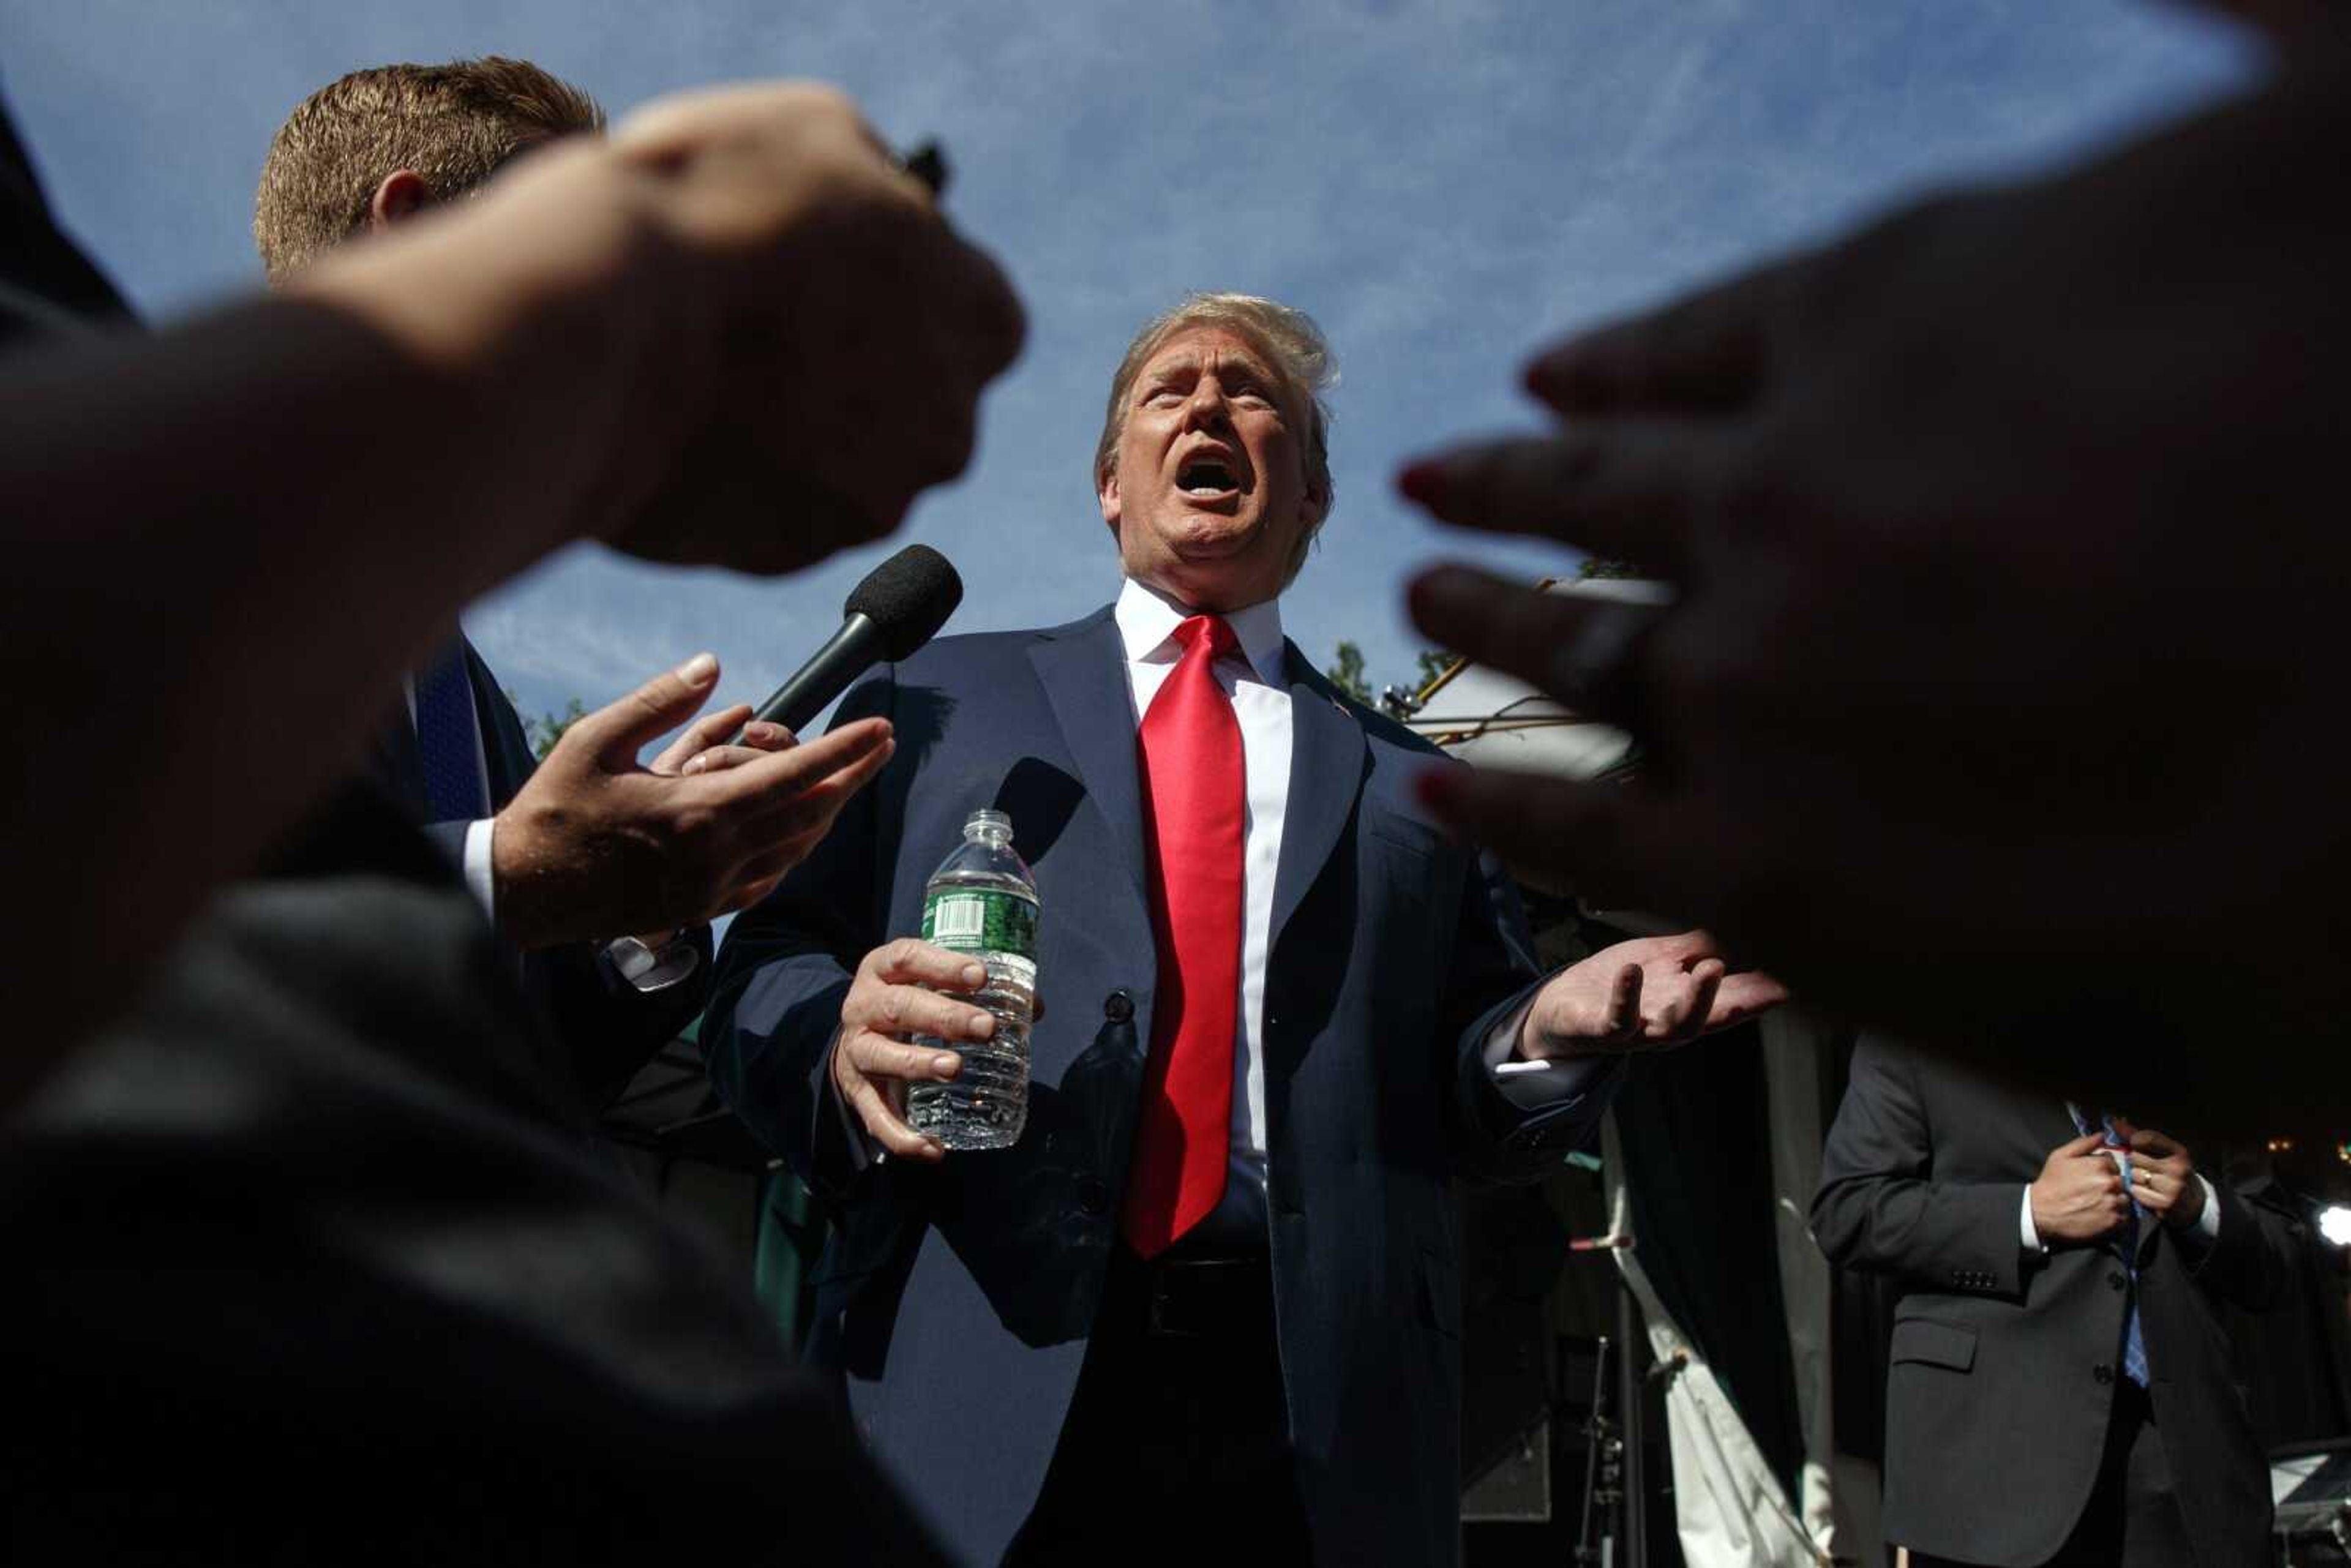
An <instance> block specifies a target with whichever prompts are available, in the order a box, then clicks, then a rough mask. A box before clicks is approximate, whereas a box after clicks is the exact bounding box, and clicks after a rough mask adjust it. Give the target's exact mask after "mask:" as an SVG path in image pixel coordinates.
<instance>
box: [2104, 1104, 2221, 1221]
mask: <svg viewBox="0 0 2351 1568" xmlns="http://www.w3.org/2000/svg"><path fill="white" fill-rule="evenodd" d="M2115 1131H2116V1132H2117V1133H2119V1134H2122V1135H2123V1137H2124V1138H2125V1139H2126V1140H2127V1141H2128V1142H2129V1144H2130V1167H2131V1197H2134V1198H2137V1200H2138V1206H2139V1207H2141V1208H2143V1209H2145V1210H2147V1212H2148V1213H2149V1214H2152V1215H2154V1216H2155V1217H2156V1218H2158V1219H2160V1220H2162V1221H2163V1223H2165V1224H2166V1225H2178V1226H2189V1225H2193V1224H2195V1223H2196V1222H2197V1220H2199V1219H2200V1218H2203V1214H2204V1183H2203V1182H2202V1181H2201V1180H2200V1179H2199V1178H2198V1176H2197V1175H2196V1162H2195V1161H2194V1160H2193V1159H2192V1158H2190V1157H2189V1153H2188V1150H2187V1149H2186V1147H2185V1146H2183V1145H2181V1144H2180V1143H2179V1140H2178V1139H2176V1138H2171V1137H2167V1136H2165V1135H2164V1134H2161V1133H2158V1132H2156V1131H2155V1130H2154V1129H2152V1128H2148V1127H2133V1126H2132V1125H2131V1124H2129V1123H2128V1122H2125V1121H2121V1120H2119V1119H2117V1120H2116V1123H2115Z"/></svg>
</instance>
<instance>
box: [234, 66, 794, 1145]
mask: <svg viewBox="0 0 2351 1568" xmlns="http://www.w3.org/2000/svg"><path fill="white" fill-rule="evenodd" d="M603 127H604V114H603V110H601V108H599V107H598V106H597V104H596V102H595V100H594V99H591V98H590V97H589V96H588V95H587V94H586V93H584V92H582V91H580V89H578V88H575V87H573V86H572V85H571V84H570V83H569V82H566V81H564V80H562V79H560V78H557V77H555V76H552V75H550V74H549V73H548V72H546V71H544V70H541V69H540V68H538V67H537V66H535V65H532V64H531V63H530V62H529V61H528V60H517V59H506V58H501V57H495V56H493V57H488V58H485V59H477V60H455V61H452V62H450V63H448V64H446V65H436V66H420V65H391V66H377V67H371V68H366V69H363V70H356V71H351V72H349V73H347V74H345V75H344V76H341V77H340V78H336V79H335V80H334V81H332V82H329V83H328V84H327V85H326V86H325V87H322V88H320V89H319V90H318V91H316V92H314V93H312V94H310V95H309V96H308V98H306V99H303V100H302V102H301V103H299V104H298V105H297V106H296V107H295V109H294V110H293V112H292V113H291V114H289V115H288V116H287V119H286V121H285V123H284V124H283V125H282V126H280V127H279V129H278V131H277V135H276V136H275V137H273V138H272V139H271V141H270V146H269V153H268V157H267V158H266V161H265V162H264V163H263V167H262V174H261V182H260V188H259V190H258V192H257V193H256V197H255V202H254V222H253V233H254V241H255V244H256V246H257V247H258V248H259V250H260V253H261V259H262V265H263V266H264V267H265V268H266V270H267V272H268V275H269V277H270V280H271V282H272V283H273V284H277V285H284V284H286V283H287V282H289V281H290V280H292V279H294V278H296V277H298V276H299V275H300V274H301V273H302V271H303V270H304V269H305V268H307V267H309V266H310V265H311V264H312V263H314V262H315V261H317V260H318V259H319V257H320V256H324V255H326V254H328V253H329V252H330V251H333V250H335V249H337V248H338V247H340V246H343V245H345V244H347V243H349V242H350V241H352V240H356V239H364V238H366V237H368V236H370V235H376V234H380V233H381V232H383V231H385V230H388V229H391V228H393V227H395V226H398V225H402V224H404V223H406V222H408V221H409V220H411V219H413V218H414V217H416V216H418V215H419V214H424V213H427V212H430V211H432V210H433V209H434V207H436V206H438V205H440V204H443V203H445V202H448V201H452V200H455V199H456V198H458V197H461V196H463V195H465V194H466V193H470V192H473V191H475V190H478V189H479V188H480V187H481V186H483V185H485V184H486V183H488V182H489V181H490V180H491V179H492V178H494V177H495V176H496V175H497V174H498V173H499V172H501V171H502V170H503V169H505V168H506V167H507V165H509V164H511V163H512V162H514V161H515V160H516V159H517V158H520V157H522V156H524V155H525V154H527V153H528V152H532V151H533V150H535V149H538V148H539V147H542V146H544V145H546V144H547V143H549V142H550V141H555V140H558V139H559V138H562V137H567V136H574V135H592V134H598V133H601V131H602V130H603ZM688 667H689V668H692V669H695V670H697V671H698V672H699V673H698V674H696V675H695V676H694V677H692V678H690V679H689V680H688V681H687V682H686V686H687V687H691V690H687V689H686V687H681V686H679V685H676V684H674V683H673V682H671V681H669V680H668V679H666V678H665V677H659V676H657V677H655V678H654V680H653V683H651V684H650V685H647V686H646V687H645V688H643V690H642V691H639V692H636V693H632V694H631V695H629V696H626V697H623V698H622V699H621V701H620V702H618V703H616V704H614V705H612V706H611V707H608V708H606V709H604V710H603V711H602V712H601V713H599V714H596V715H594V716H592V717H591V719H590V720H589V721H587V722H586V724H585V726H584V727H582V728H581V729H580V731H579V733H578V734H576V735H574V736H572V737H569V739H568V740H567V741H564V742H559V752H558V754H557V755H555V756H552V757H550V758H549V759H548V765H547V767H546V768H545V769H544V770H543V771H542V770H541V769H540V767H539V763H538V758H536V757H535V756H534V755H533V752H532V749H531V746H530V742H529V740H528V737H527V736H526V735H525V734H524V731H523V725H522V720H521V718H520V717H519V716H517V714H516V712H515V709H514V704H513V703H512V702H511V701H509V700H508V699H507V695H506V694H505V692H504V691H503V690H501V689H500V687H499V685H498V682H497V678H496V676H495V675H494V674H491V672H490V668H489V666H488V665H487V664H485V663H483V661H482V657H481V655H480V654H479V653H477V652H475V649H474V646H473V644H472V643H470V642H468V641H467V640H466V639H465V636H464V634H463V633H462V632H455V631H454V630H453V631H452V632H451V633H450V635H449V637H448V638H447V640H446V641H445V642H444V644H443V646H442V648H441V650H440V652H439V653H438V655H437V656H436V657H435V658H434V660H433V661H432V662H431V663H429V664H426V665H425V666H424V667H423V668H422V669H419V670H417V671H415V672H413V674H411V675H410V677H409V679H408V681H407V684H406V685H407V689H406V703H405V713H404V715H402V716H394V717H392V718H391V719H389V720H388V722H387V723H386V724H385V725H384V727H383V728H382V730H381V732H380V733H379V735H378V737H377V741H376V747H375V755H374V758H373V772H374V774H375V777H376V779H377V780H378V782H380V783H381V784H382V785H383V786H384V787H385V788H386V789H388V790H389V791H390V792H391V793H392V795H393V797H394V798H395V799H397V800H399V801H401V802H402V804H403V805H405V806H406V807H407V808H408V810H410V811H411V813H412V814H413V816H414V817H415V819H416V820H417V821H419V822H422V823H424V824H426V825H427V828H428V831H429V832H430V833H431V835H432V837H433V838H434V840H435V841H438V842H439V843H440V844H441V845H442V847H443V848H444V850H445V851H446V852H448V854H449V856H450V858H451V859H452V860H454V861H455V862H457V863H458V864H459V865H460V866H461V867H462V868H463V870H464V873H465V882H466V884H467V885H468V886H469V887H470V888H472V890H473V893H474V896H475V900H476V901H477V902H478V903H479V904H481V905H482V908H483V911H484V913H485V914H486V915H488V916H489V918H490V920H491V923H492V924H493V925H496V927H497V929H498V932H499V935H500V936H503V937H505V938H506V939H507V942H508V943H509V944H510V945H511V946H515V947H517V948H518V949H520V950H521V955H522V956H521V964H520V968H521V977H522V980H523V985H524V989H525V991H526V992H527V993H528V995H529V997H530V998H531V1001H532V1003H533V1005H534V1007H535V1008H536V1009H537V1010H538V1013H539V1014H540V1016H541V1017H542V1018H544V1019H546V1020H547V1021H548V1022H549V1025H550V1026H551V1028H552V1030H553V1032H554V1035H555V1037H556V1038H557V1039H558V1040H559V1041H560V1042H561V1044H562V1047H563V1051H564V1054H565V1057H566V1059H567V1061H568V1067H567V1076H569V1078H570V1079H571V1080H572V1081H573V1082H574V1084H575V1086H576V1088H577V1090H578V1092H579V1104H578V1105H577V1107H576V1109H577V1111H578V1112H579V1113H580V1114H581V1115H582V1116H585V1115H588V1114H592V1113H594V1112H595V1111H596V1110H598V1109H600V1108H601V1106H602V1105H603V1104H605V1103H607V1102H609V1101H610V1100H611V1098H612V1097H613V1096H614V1095H615V1094H617V1093H618V1092H620V1091H621V1090H622V1088H623V1087H625V1086H626V1085H627V1083H628V1082H629V1080H630V1079H631V1078H632V1076H634V1075H635V1073H636V1071H637V1070H638V1069H639V1068H641V1067H642V1066H643V1065H644V1062H645V1060H646V1059H647V1058H648V1057H649V1056H651V1055H652V1054H653V1052H654V1051H657V1050H659V1049H660V1048H661V1047H662V1046H663V1045H664V1044H665V1043H667V1042H668V1041H669V1040H672V1039H674V1037H675V1036H676V1034H677V1032H678V1031H679V1030H681V1029H683V1028H684V1027H685V1026H686V1024H687V1023H688V1022H689V1021H691V1020H692V1019H693V1018H694V1016H695V1014H696V1013H698V1012H700V1011H701V1010H702V1005H703V1002H704V1000H705V998H706V997H707V994H708V984H709V977H710V967H709V957H710V948H711V943H710V927H709V925H708V923H707V917H708V916H709V915H714V914H717V913H720V912H722V911H725V910H729V909H734V908H737V907H739V906H740V905H742V904H747V903H748V902H750V901H752V900H753V899H755V898H757V897H758V896H759V895H760V894H764V893H765V892H766V891H767V889H768V886H769V885H771V883H772V881H773V878H774V876H775V874H776V873H778V872H780V871H781V869H782V867H783V865H784V864H785V863H788V862H789V860H790V859H792V858H796V856H795V855H794V854H793V852H794V851H795V850H804V849H805V847H806V845H807V844H808V843H809V842H810V841H813V839H814V837H815V836H816V834H817V833H819V832H821V831H822V827H823V819H822V817H821V814H820V813H816V812H810V813H806V814H803V816H802V817H801V818H799V820H797V821H794V820H791V819H788V818H784V817H778V815H776V813H775V808H776V807H777V805H778V803H779V801H780V800H781V799H782V797H780V796H778V797H773V798H770V797H766V796H760V797H749V798H746V799H745V800H743V801H741V802H740V803H739V804H738V805H737V807H736V808H734V809H733V811H732V817H733V819H734V820H736V821H741V822H745V823H747V822H749V821H752V820H754V819H764V822H765V828H764V830H763V831H758V832H742V833H728V834H722V835H719V836H720V837H721V838H722V839H724V840H725V842H724V843H723V844H720V845H718V846H716V852H712V846H711V845H710V844H709V843H707V842H703V843H696V842H694V841H689V840H688V839H687V838H686V837H685V836H684V835H682V834H680V833H679V832H677V831H676V825H675V823H674V821H672V820H671V818H672V816H673V811H672V803H671V801H670V800H668V799H667V798H666V797H665V796H664V792H663V791H662V790H661V789H659V788H658V786H657V785H656V784H655V782H654V781H655V780H657V779H664V778H675V777H677V776H678V775H679V773H680V771H681V769H683V768H684V767H685V766H686V764H687V763H688V762H689V760H691V759H692V758H695V756H697V755H698V754H700V753H703V752H705V751H712V754H711V755H710V756H708V757H706V758H704V759H703V761H702V762H700V763H698V764H696V767H697V768H708V767H712V766H724V765H725V764H726V762H727V761H728V760H730V759H739V758H741V757H743V756H745V755H747V754H749V752H751V751H757V750H775V749H778V748H780V747H782V746H784V745H786V744H788V743H789V736H787V735H786V734H785V732H784V731H783V730H782V729H781V728H780V727H778V726H775V725H770V724H758V725H753V726H751V727H750V728H749V730H748V731H747V733H746V736H745V739H746V741H747V743H748V744H747V747H742V748H737V749H725V748H721V749H717V750H715V751H713V750H712V748H714V747H717V745H718V742H719V739H720V737H724V736H726V735H729V734H731V733H732V732H733V731H735V730H736V729H737V728H740V727H743V725H744V722H745V721H746V720H747V719H748V718H749V716H750V710H749V709H748V708H747V707H744V706H734V707H729V708H726V709H724V710H721V711H718V712H716V713H712V714H709V715H707V716H704V717H703V718H702V719H700V720H699V721H697V722H696V723H695V724H694V725H692V726H690V727H688V728H687V729H686V730H685V731H684V734H683V735H682V736H681V737H680V738H679V740H678V741H677V743H676V744H674V745H673V746H671V747H669V748H668V749H666V750H665V751H664V752H663V753H662V755H661V756H660V757H659V758H656V759H655V760H654V762H653V764H652V766H651V768H647V769H640V768H637V767H636V765H635V762H636V751H637V747H638V746H639V745H642V744H643V742H645V741H648V740H650V739H651V738H653V736H655V735H658V734H660V733H661V732H662V731H664V730H666V729H669V728H671V727H674V726H675V725H676V724H678V723H680V722H682V721H683V720H684V719H685V718H686V717H688V716H690V715H691V714H692V713H693V712H694V709H695V706H698V704H699V702H700V701H701V700H702V699H703V698H704V697H705V696H706V695H707V694H708V692H709V691H710V690H712V689H714V688H715V685H716V667H715V665H714V666H712V667H711V668H709V669H708V670H701V669H700V666H699V665H689V666H688ZM681 674H684V672H681ZM649 703H650V705H651V706H648V704H649ZM599 749H609V750H610V752H611V755H610V756H609V757H601V758H600V757H598V756H596V755H594V753H595V752H597V751H598V750H599ZM615 774H624V775H630V776H632V777H631V778H630V779H629V783H630V786H631V788H629V789H619V790H616V789H612V788H611V784H612V781H613V776H614V775H615ZM632 845H633V846H637V847H639V848H640V849H643V848H647V847H653V846H657V847H658V849H659V853H658V854H657V855H648V854H644V853H636V854H632V853H629V852H626V851H627V847H628V846H632ZM655 862H658V863H655Z"/></svg>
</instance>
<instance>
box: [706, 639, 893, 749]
mask: <svg viewBox="0 0 2351 1568" xmlns="http://www.w3.org/2000/svg"><path fill="white" fill-rule="evenodd" d="M881 656H882V628H881V627H880V626H879V625H877V624H875V623H874V622H873V620H872V617H870V616H867V615H863V614H858V615H852V616H851V617H850V618H849V619H848V620H846V621H843V622H841V630H840V631H838V632H834V633H833V634H832V636H831V638H830V639H829V640H828V641H827V642H826V643H825V645H824V646H823V647H821V648H819V649H818V650H817V651H816V653H814V654H813V655H812V656H811V657H810V659H809V662H808V663H807V664H802V665H801V666H800V667H799V670H798V671H797V672H796V673H795V674H793V675H792V677H791V679H789V680H788V681H786V682H785V683H784V684H783V685H780V686H778V687H777V688H776V689H775V691H774V693H773V694H772V695H769V696H768V700H767V701H766V702H763V703H761V704H760V705H759V708H758V712H757V713H755V714H753V715H752V716H751V721H752V723H754V724H756V723H758V722H759V721H760V720H762V719H764V720H766V721H767V722H768V723H769V724H779V725H782V726H783V727H785V728H786V729H789V730H790V731H791V732H792V733H793V734H794V735H798V734H799V732H800V727H801V726H803V725H805V724H807V723H808V722H809V720H810V719H812V718H814V717H816V716H817V715H819V714H820V713H822V712H823V711H824V706H825V704H827V703H829V702H831V701H832V699H833V698H835V697H837V696H839V695H841V693H843V692H845V691H847V690H848V689H849V683H850V682H852V681H853V680H855V679H856V678H857V677H858V676H860V675H862V674H864V673H865V672H866V671H867V670H868V669H870V668H872V665H873V663H874V661H875V660H877V659H879V658H880V657H881ZM748 727H749V726H748V725H747V726H745V728H748ZM726 744H727V745H729V746H740V745H742V744H743V731H742V730H740V729H738V730H737V731H736V732H735V734H734V735H733V737H731V738H729V739H728V741H727V742H726Z"/></svg>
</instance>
